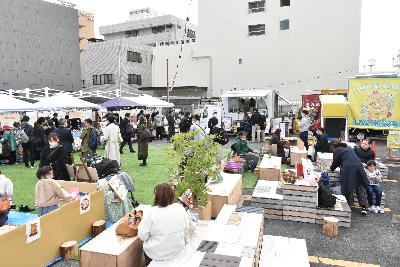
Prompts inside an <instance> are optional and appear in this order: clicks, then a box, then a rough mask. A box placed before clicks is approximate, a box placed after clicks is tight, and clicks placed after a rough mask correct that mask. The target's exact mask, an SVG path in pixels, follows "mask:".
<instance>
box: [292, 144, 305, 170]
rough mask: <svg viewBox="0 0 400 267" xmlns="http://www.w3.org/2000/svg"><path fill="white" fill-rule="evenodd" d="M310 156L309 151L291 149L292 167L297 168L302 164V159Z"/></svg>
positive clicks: (293, 147)
mask: <svg viewBox="0 0 400 267" xmlns="http://www.w3.org/2000/svg"><path fill="white" fill-rule="evenodd" d="M307 156H308V153H307V150H306V149H305V148H304V149H299V148H298V147H295V146H292V147H290V165H292V166H296V165H297V164H301V159H306V158H307Z"/></svg>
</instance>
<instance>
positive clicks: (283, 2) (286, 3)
mask: <svg viewBox="0 0 400 267" xmlns="http://www.w3.org/2000/svg"><path fill="white" fill-rule="evenodd" d="M283 6H290V0H281V7H283Z"/></svg>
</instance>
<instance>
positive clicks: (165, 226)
mask: <svg viewBox="0 0 400 267" xmlns="http://www.w3.org/2000/svg"><path fill="white" fill-rule="evenodd" d="M138 236H139V238H140V239H141V240H142V241H143V250H144V253H145V259H146V266H147V265H148V264H150V262H151V261H153V260H154V261H165V260H171V259H174V258H176V257H177V256H178V255H179V254H180V253H181V252H182V251H183V250H184V249H185V246H186V244H187V243H189V218H188V215H187V213H186V211H185V209H184V208H183V207H182V205H180V204H177V203H174V191H173V189H172V187H171V186H170V185H169V184H165V183H164V184H160V185H157V186H156V188H155V189H154V206H153V207H151V208H150V209H148V210H146V212H145V213H144V216H143V220H142V221H141V223H140V225H139V232H138Z"/></svg>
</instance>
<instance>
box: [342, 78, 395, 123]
mask: <svg viewBox="0 0 400 267" xmlns="http://www.w3.org/2000/svg"><path fill="white" fill-rule="evenodd" d="M348 108H349V110H348V114H349V115H348V116H349V118H348V119H349V127H351V128H359V129H373V130H400V79H399V78H385V79H383V78H366V79H351V80H350V81H349V95H348Z"/></svg>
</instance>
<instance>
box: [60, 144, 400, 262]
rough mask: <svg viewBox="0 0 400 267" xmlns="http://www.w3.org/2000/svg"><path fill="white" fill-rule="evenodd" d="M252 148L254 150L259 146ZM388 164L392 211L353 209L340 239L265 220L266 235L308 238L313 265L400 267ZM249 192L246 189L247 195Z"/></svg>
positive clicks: (314, 228)
mask: <svg viewBox="0 0 400 267" xmlns="http://www.w3.org/2000/svg"><path fill="white" fill-rule="evenodd" d="M153 145H157V146H163V145H165V143H164V142H154V143H153ZM251 146H252V147H254V148H255V147H257V146H258V145H257V144H252V145H251ZM227 147H228V146H227ZM384 149H385V143H384V142H380V143H379V144H378V155H379V157H381V158H384V157H383V153H384ZM388 165H389V178H388V179H391V180H395V181H397V182H385V183H383V185H382V188H383V191H384V192H385V193H386V207H387V208H389V209H390V210H391V212H386V213H385V214H383V215H382V214H368V216H367V217H361V215H360V213H359V210H353V214H352V227H351V228H349V229H346V228H340V230H339V236H337V237H334V238H331V237H327V236H325V235H324V234H323V233H322V226H320V225H316V224H307V223H296V222H286V221H275V220H266V221H265V229H264V234H268V235H280V236H285V237H291V238H301V239H305V240H306V242H307V247H308V254H309V256H316V257H319V261H320V262H319V263H311V266H363V265H357V264H356V263H365V264H374V265H380V266H400V194H399V192H400V163H395V162H392V163H388ZM248 191H249V190H245V192H246V194H248V193H249V192H248ZM396 215H397V216H396ZM392 221H393V222H395V221H397V223H392ZM288 249H293V248H288ZM328 260H331V261H330V262H328ZM352 263H353V264H354V265H352ZM55 266H62V267H64V266H65V267H67V266H68V267H69V266H78V262H74V261H72V262H62V263H58V264H56V265H55ZM365 266H368V265H365ZM282 267H286V266H282Z"/></svg>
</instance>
